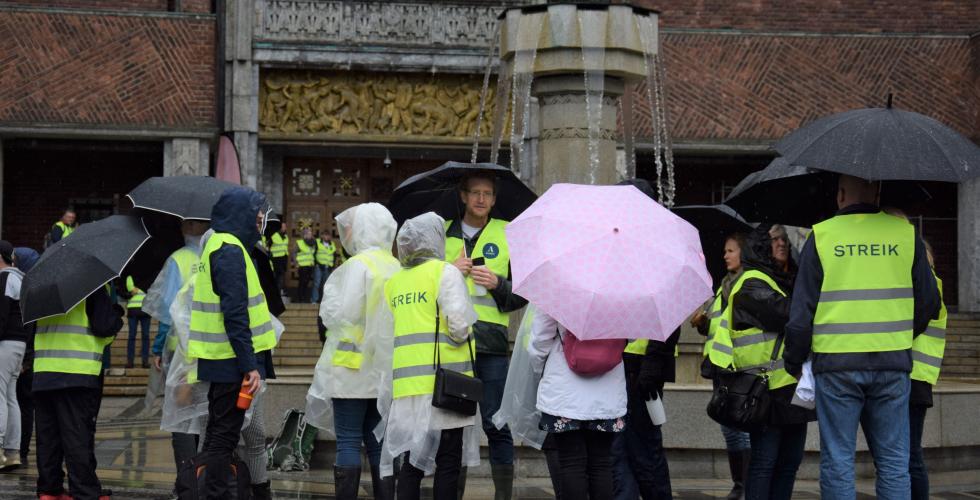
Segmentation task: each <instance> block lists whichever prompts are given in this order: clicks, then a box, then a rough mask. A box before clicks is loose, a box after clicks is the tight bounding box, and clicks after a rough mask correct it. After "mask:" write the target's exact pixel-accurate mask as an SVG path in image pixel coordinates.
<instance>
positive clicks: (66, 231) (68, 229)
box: [54, 220, 75, 239]
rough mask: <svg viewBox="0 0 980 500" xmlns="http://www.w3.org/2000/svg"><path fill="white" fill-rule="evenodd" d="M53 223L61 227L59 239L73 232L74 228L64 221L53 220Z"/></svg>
mask: <svg viewBox="0 0 980 500" xmlns="http://www.w3.org/2000/svg"><path fill="white" fill-rule="evenodd" d="M54 225H55V226H58V227H59V228H61V239H65V238H67V237H68V236H69V235H71V233H73V232H75V228H73V227H71V226H69V225H67V224H65V223H64V222H61V221H60V220H59V221H58V222H55V223H54Z"/></svg>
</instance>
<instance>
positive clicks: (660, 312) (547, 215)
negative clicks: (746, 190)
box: [506, 184, 711, 340]
mask: <svg viewBox="0 0 980 500" xmlns="http://www.w3.org/2000/svg"><path fill="white" fill-rule="evenodd" d="M506 232H507V243H508V246H509V247H510V255H511V272H512V274H513V278H514V292H515V293H517V294H519V295H521V296H522V297H524V298H526V299H528V300H529V301H530V302H532V303H533V304H534V305H536V306H537V307H539V308H540V309H541V310H543V311H544V312H546V313H548V314H549V315H550V316H552V317H553V318H555V319H556V320H557V321H558V322H559V323H561V324H562V325H564V326H565V327H566V328H568V329H569V330H571V331H573V332H575V335H576V336H578V337H579V338H582V339H602V338H629V339H635V338H647V339H655V340H665V339H666V338H667V337H668V336H670V334H671V333H672V332H673V331H674V329H676V328H677V327H678V326H679V325H680V324H681V323H682V322H683V321H684V320H685V319H686V318H687V317H688V316H689V315H690V314H691V313H692V312H694V310H695V309H697V308H698V307H699V306H700V305H701V304H703V303H704V301H705V300H707V299H708V297H710V296H711V276H710V275H709V274H708V270H707V269H706V268H705V265H704V254H702V253H701V241H700V239H699V238H698V231H697V229H695V228H694V226H692V225H690V224H688V223H687V222H686V221H684V219H681V218H680V217H678V216H676V215H674V214H673V213H671V212H670V211H669V210H667V209H665V208H663V207H661V206H660V205H659V204H657V203H656V202H655V201H653V200H651V199H650V198H649V197H648V196H647V195H645V194H643V193H642V192H640V190H638V189H636V188H635V187H633V186H583V185H576V184H555V185H554V186H552V187H551V189H549V190H548V191H547V192H545V193H544V195H542V196H541V197H540V198H538V200H537V201H535V202H534V204H533V205H531V206H530V207H529V208H528V209H527V210H525V211H524V213H522V214H521V215H520V216H519V217H517V218H516V219H514V221H513V222H511V223H510V224H509V225H508V226H507V228H506Z"/></svg>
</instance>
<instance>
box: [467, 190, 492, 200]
mask: <svg viewBox="0 0 980 500" xmlns="http://www.w3.org/2000/svg"><path fill="white" fill-rule="evenodd" d="M467 194H469V195H470V196H472V197H474V198H477V199H479V198H486V199H490V198H493V196H494V193H493V191H467Z"/></svg>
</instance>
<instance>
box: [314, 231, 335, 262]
mask: <svg viewBox="0 0 980 500" xmlns="http://www.w3.org/2000/svg"><path fill="white" fill-rule="evenodd" d="M336 252H337V247H336V246H334V244H333V241H331V242H330V244H329V245H324V244H323V240H321V239H320V238H317V239H316V263H317V264H319V265H321V266H330V267H333V257H334V254H335V253H336Z"/></svg>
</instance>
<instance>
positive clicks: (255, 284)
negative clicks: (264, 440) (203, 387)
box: [188, 187, 276, 499]
mask: <svg viewBox="0 0 980 500" xmlns="http://www.w3.org/2000/svg"><path fill="white" fill-rule="evenodd" d="M264 198H265V197H264V196H262V195H261V194H259V193H257V192H255V191H252V190H250V189H247V188H242V187H233V188H229V189H227V190H226V191H225V192H224V193H222V194H221V197H220V198H219V199H218V202H217V203H215V205H214V208H213V209H212V211H211V229H212V230H213V231H214V233H213V234H212V235H211V237H210V238H208V240H207V243H206V244H205V246H204V249H203V251H202V252H201V264H200V267H199V270H198V273H197V275H196V276H195V278H194V293H193V301H192V305H191V315H190V338H189V341H188V356H189V357H191V358H194V359H197V360H198V366H197V377H198V379H199V380H201V381H206V382H210V386H209V389H208V421H207V430H206V431H205V435H204V446H203V458H202V462H203V464H204V466H205V467H206V468H207V471H208V474H207V479H206V481H205V485H204V492H203V496H204V497H205V498H208V499H214V498H226V497H227V495H228V482H227V479H228V475H229V468H230V465H231V459H232V453H233V452H234V450H235V447H236V446H237V445H238V440H239V437H240V435H241V430H242V424H243V423H244V420H245V410H242V409H239V408H237V407H236V401H237V400H238V393H239V392H240V391H245V392H247V393H249V394H253V395H254V394H256V393H258V392H259V391H260V389H261V387H262V381H263V378H264V377H265V375H266V373H267V371H268V368H269V366H268V362H269V359H270V358H269V357H268V356H266V355H260V354H261V353H263V352H265V351H268V350H270V349H272V348H273V347H275V345H276V333H275V330H274V328H273V324H272V317H271V314H270V312H269V307H268V305H267V304H266V299H265V294H264V293H263V291H262V287H261V285H260V283H259V278H258V274H257V273H256V270H255V266H254V264H253V263H252V259H251V258H250V257H249V254H248V251H247V250H246V249H247V248H252V247H254V246H255V244H256V243H257V242H258V241H259V237H260V232H259V227H260V226H261V224H262V222H263V215H264V214H262V212H261V211H260V210H259V209H260V208H261V206H262V204H263V203H264V201H265V199H264Z"/></svg>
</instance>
